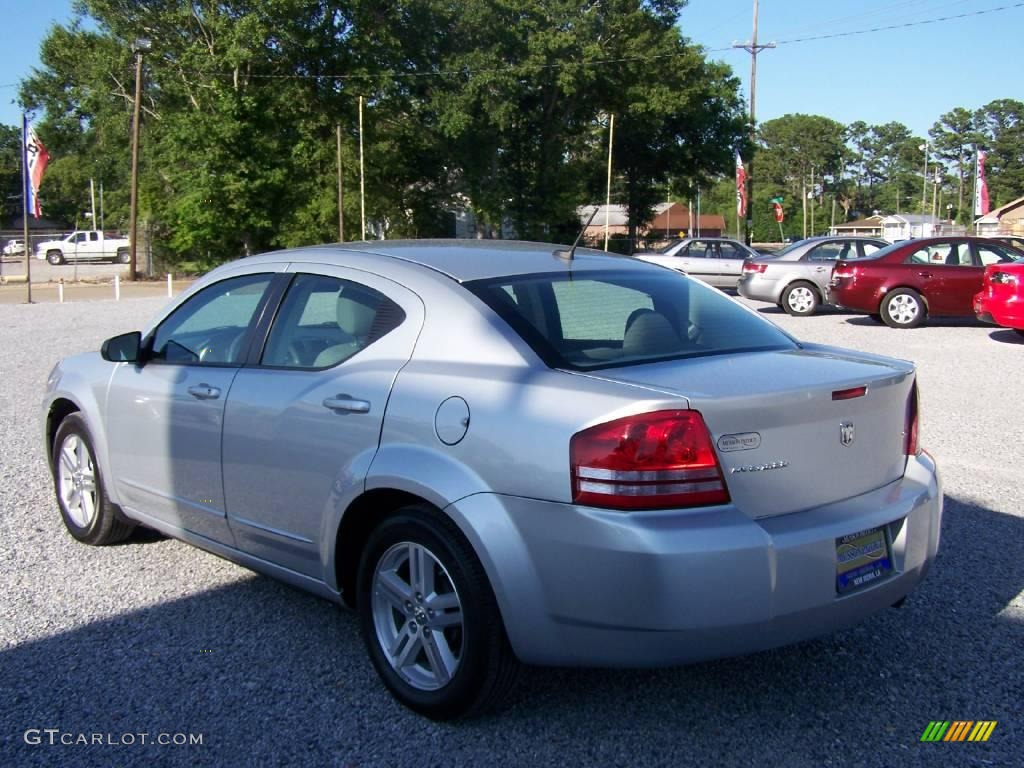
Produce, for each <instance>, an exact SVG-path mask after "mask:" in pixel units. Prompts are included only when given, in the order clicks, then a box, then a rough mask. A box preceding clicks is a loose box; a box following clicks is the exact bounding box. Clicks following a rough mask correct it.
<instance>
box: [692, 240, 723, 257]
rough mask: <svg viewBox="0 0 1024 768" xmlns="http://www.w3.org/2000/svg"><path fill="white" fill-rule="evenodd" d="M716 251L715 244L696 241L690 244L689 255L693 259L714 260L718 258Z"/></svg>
mask: <svg viewBox="0 0 1024 768" xmlns="http://www.w3.org/2000/svg"><path fill="white" fill-rule="evenodd" d="M715 250H716V249H715V243H712V242H709V241H707V240H694V241H693V242H692V243H690V252H689V253H688V254H687V255H688V256H689V257H690V258H691V259H714V258H716V257H717V256H718V254H716V253H715Z"/></svg>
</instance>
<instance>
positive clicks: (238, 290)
mask: <svg viewBox="0 0 1024 768" xmlns="http://www.w3.org/2000/svg"><path fill="white" fill-rule="evenodd" d="M270 279H271V275H245V276H242V277H232V278H228V279H227V280H222V281H220V282H219V283H215V284H213V285H211V286H209V287H208V288H204V289H203V290H202V291H200V292H199V293H197V294H196V295H195V296H192V297H191V298H190V299H189V300H188V301H186V302H185V303H184V304H182V305H181V306H180V307H178V308H177V309H176V310H174V312H172V313H171V314H170V315H169V316H168V317H167V319H166V320H164V321H163V322H162V323H161V324H160V327H159V328H157V330H156V333H155V334H154V335H153V343H152V352H151V353H150V359H151V360H156V361H162V362H167V363H185V364H205V365H240V364H241V363H242V358H243V356H244V355H245V346H246V345H245V340H246V339H247V337H248V331H249V326H250V324H251V323H252V319H253V315H254V314H255V313H256V308H257V306H259V303H260V299H261V298H263V294H264V293H265V292H266V290H267V286H268V285H270Z"/></svg>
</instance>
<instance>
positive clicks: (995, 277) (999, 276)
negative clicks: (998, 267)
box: [986, 272, 1017, 285]
mask: <svg viewBox="0 0 1024 768" xmlns="http://www.w3.org/2000/svg"><path fill="white" fill-rule="evenodd" d="M986 277H988V281H989V282H990V283H994V284H995V285H1016V284H1017V276H1016V275H1012V274H1010V273H1009V272H991V273H989V274H988V275H986Z"/></svg>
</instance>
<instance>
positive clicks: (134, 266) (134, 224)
mask: <svg viewBox="0 0 1024 768" xmlns="http://www.w3.org/2000/svg"><path fill="white" fill-rule="evenodd" d="M150 47H151V43H150V42H149V40H147V39H145V38H139V39H138V40H136V41H135V44H134V45H133V46H132V50H133V51H135V105H134V109H133V115H132V178H131V202H130V206H129V214H128V279H129V280H135V275H136V272H137V271H138V257H137V248H138V238H137V234H138V218H139V118H140V117H141V112H142V109H141V107H142V52H143V51H148V50H149V49H150Z"/></svg>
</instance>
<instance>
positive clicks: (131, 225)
mask: <svg viewBox="0 0 1024 768" xmlns="http://www.w3.org/2000/svg"><path fill="white" fill-rule="evenodd" d="M150 46H151V43H150V42H149V40H146V39H145V38H139V39H138V40H136V41H135V44H134V45H133V46H132V48H133V49H134V50H135V105H134V110H133V117H132V179H131V201H130V204H129V213H128V279H129V280H134V279H135V273H136V271H137V270H138V260H137V248H138V237H137V234H138V221H139V118H140V116H141V111H142V110H141V107H142V52H143V51H148V50H149V48H150ZM75 263H76V264H77V263H78V261H77V260H76V261H75Z"/></svg>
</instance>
